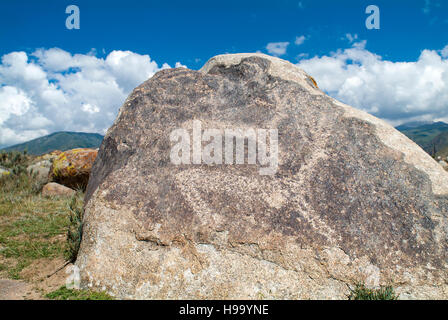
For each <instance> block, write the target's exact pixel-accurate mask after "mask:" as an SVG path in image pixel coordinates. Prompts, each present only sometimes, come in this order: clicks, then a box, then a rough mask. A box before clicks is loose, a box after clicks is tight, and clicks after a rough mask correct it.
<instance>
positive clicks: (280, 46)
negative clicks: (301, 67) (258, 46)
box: [266, 42, 289, 56]
mask: <svg viewBox="0 0 448 320" xmlns="http://www.w3.org/2000/svg"><path fill="white" fill-rule="evenodd" d="M288 45H289V42H270V43H268V45H267V46H266V50H267V51H268V53H269V54H272V55H274V56H281V55H284V54H285V53H286V49H287V48H288Z"/></svg>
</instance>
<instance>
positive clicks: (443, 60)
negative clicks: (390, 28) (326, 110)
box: [298, 41, 448, 124]
mask: <svg viewBox="0 0 448 320" xmlns="http://www.w3.org/2000/svg"><path fill="white" fill-rule="evenodd" d="M365 45H366V42H365V41H362V42H358V43H355V44H354V45H353V46H352V47H351V48H348V49H345V50H338V51H337V52H335V53H332V54H330V55H327V56H322V57H317V56H316V57H313V58H311V59H304V60H301V61H300V62H299V63H298V66H300V67H301V68H303V69H304V70H305V71H307V72H308V73H309V74H310V75H312V76H313V77H314V78H315V79H316V80H317V83H318V85H319V87H320V88H321V89H323V90H324V91H326V92H327V93H328V94H329V95H331V96H333V97H335V98H336V99H338V100H341V101H343V102H345V103H347V104H350V105H352V106H354V107H357V108H359V109H363V110H365V111H367V112H369V113H372V114H373V115H375V116H377V117H380V118H383V119H385V120H387V121H389V122H390V123H391V124H399V123H402V122H406V121H414V120H441V121H447V122H448V60H447V56H446V51H444V50H445V49H446V47H445V49H443V50H441V51H435V50H423V51H422V52H421V55H420V57H419V58H418V60H417V61H412V62H392V61H388V60H384V59H383V58H382V57H380V56H379V55H376V54H374V53H372V52H370V51H368V50H367V49H366V48H365Z"/></svg>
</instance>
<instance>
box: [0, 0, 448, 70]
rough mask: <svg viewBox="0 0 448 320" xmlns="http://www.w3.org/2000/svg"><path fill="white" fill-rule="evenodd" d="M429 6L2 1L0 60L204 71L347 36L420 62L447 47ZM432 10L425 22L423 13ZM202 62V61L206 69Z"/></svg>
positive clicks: (439, 8) (320, 47)
mask: <svg viewBox="0 0 448 320" xmlns="http://www.w3.org/2000/svg"><path fill="white" fill-rule="evenodd" d="M429 3H430V4H429V6H428V5H426V2H425V0H387V1H379V0H374V1H372V0H369V1H363V0H354V1H353V0H352V1H350V0H339V1H333V0H331V1H330V0H323V1H322V0H320V1H319V0H314V1H310V0H308V1H307V0H301V1H285V0H283V1H282V0H278V1H241V0H240V1H225V3H221V2H213V1H141V0H127V1H111V0H108V1H103V0H88V1H85V0H70V1H62V0H40V1H35V0H27V1H23V0H2V1H1V4H0V8H1V10H0V27H1V28H0V30H2V31H0V32H1V33H0V35H1V36H0V38H1V39H2V42H1V43H2V45H1V49H0V50H1V52H0V53H1V54H4V53H8V52H11V51H16V50H24V51H32V50H35V49H36V48H40V47H44V48H52V47H58V48H61V49H64V50H67V51H69V52H77V53H87V52H88V51H89V50H90V49H91V48H96V49H97V50H98V51H99V52H100V53H101V50H102V49H105V51H106V52H110V51H111V50H116V49H121V50H131V51H133V52H138V53H140V54H149V55H150V56H151V57H152V58H153V59H155V60H156V61H157V60H163V61H166V62H168V63H174V62H176V61H179V60H182V62H183V63H185V64H188V66H189V67H191V68H199V67H200V66H201V65H202V63H203V62H204V61H206V60H207V59H208V58H210V57H211V56H214V55H216V54H220V53H224V52H230V53H233V52H255V51H257V50H260V51H264V50H265V46H266V43H268V42H283V41H290V42H291V41H294V39H295V37H296V36H297V35H299V34H300V35H308V36H309V41H307V42H306V43H304V45H303V46H302V47H300V48H292V49H291V50H289V51H288V54H287V55H286V56H284V57H283V58H286V59H288V60H291V61H295V58H296V55H298V54H299V53H308V54H309V55H322V54H326V53H329V52H330V51H333V50H336V49H338V48H341V47H346V46H347V41H346V40H345V39H341V37H343V35H345V34H347V33H350V34H358V37H359V38H360V39H365V40H367V41H368V48H369V50H370V51H372V52H375V53H377V54H379V55H381V56H383V57H387V58H388V59H390V60H392V61H408V60H415V59H417V58H418V56H419V55H420V52H421V50H422V49H423V48H425V49H440V48H443V47H444V46H445V45H446V42H447V38H448V37H447V34H448V33H447V30H448V2H447V1H434V0H432V1H430V2H429ZM70 4H76V5H78V6H79V8H80V11H81V29H80V30H67V29H66V28H65V19H66V17H67V15H66V14H65V8H66V7H67V6H68V5H70ZM369 4H375V5H377V6H378V7H379V8H380V14H381V29H380V30H367V28H366V27H365V19H366V17H367V16H368V15H367V14H365V12H364V11H365V8H366V7H367V5H369ZM426 7H428V10H429V12H428V13H427V14H426V13H425V12H424V9H425V8H426ZM197 59H201V61H200V62H196V61H198V60H197Z"/></svg>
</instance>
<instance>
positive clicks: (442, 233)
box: [76, 54, 448, 299]
mask: <svg viewBox="0 0 448 320" xmlns="http://www.w3.org/2000/svg"><path fill="white" fill-rule="evenodd" d="M193 120H200V121H201V122H202V128H203V129H206V128H217V129H220V130H223V129H226V128H268V129H269V128H274V129H278V142H279V144H278V148H279V151H278V159H279V164H278V170H277V172H276V174H275V175H260V174H259V170H258V169H259V167H260V165H259V164H257V165H253V164H252V165H251V164H245V165H206V164H202V165H194V164H191V165H186V164H181V165H178V166H177V165H174V164H172V163H171V162H170V150H171V147H172V146H173V143H172V142H171V141H170V133H171V132H172V131H173V130H175V129H177V128H185V129H188V130H189V132H191V128H192V122H193ZM447 214H448V173H447V172H445V171H444V170H443V168H442V167H441V166H440V165H439V164H438V163H437V162H436V161H434V160H433V159H432V158H431V157H430V156H429V155H427V154H426V153H425V152H424V151H423V150H422V149H420V148H419V147H418V146H417V145H416V144H414V143H413V142H412V141H410V140H409V139H408V138H406V137H405V136H404V135H402V134H401V133H399V132H398V131H396V130H395V129H394V128H392V127H391V126H389V125H388V124H386V123H385V122H383V121H381V120H379V119H377V118H375V117H373V116H370V115H368V114H366V113H364V112H361V111H359V110H356V109H354V108H352V107H349V106H347V105H344V104H342V103H340V102H338V101H336V100H334V99H332V98H330V97H328V96H326V95H325V94H324V93H323V92H322V91H320V90H319V89H318V87H317V85H316V83H315V81H314V80H313V79H312V78H311V77H310V76H308V75H307V74H306V73H304V72H303V71H302V70H301V69H299V68H298V67H296V66H295V65H292V64H291V63H289V62H286V61H283V60H280V59H278V58H273V57H270V56H266V55H262V54H236V55H222V56H217V57H214V58H212V59H211V60H209V61H208V62H207V64H206V65H205V66H204V67H203V68H202V69H201V70H200V71H193V70H188V69H185V68H178V69H170V70H163V71H160V72H158V73H157V74H156V75H154V76H153V77H152V78H151V79H149V80H148V81H146V82H145V83H143V84H142V85H140V86H139V87H137V88H136V89H135V90H134V92H133V93H132V94H131V95H130V96H129V98H128V99H127V100H126V102H125V103H124V105H123V106H122V108H121V110H120V113H119V115H118V117H117V119H116V121H115V123H114V124H113V126H112V127H111V128H110V129H109V131H108V133H107V135H106V137H105V138H104V141H103V144H102V146H101V148H100V150H99V153H98V157H97V159H96V161H95V164H94V166H93V169H92V175H91V177H90V180H89V184H88V188H87V193H86V206H85V216H84V233H83V239H82V244H81V249H80V253H79V255H78V259H77V262H76V264H77V265H78V266H79V267H80V271H81V278H82V285H83V286H90V287H94V288H97V289H100V290H107V291H108V292H109V293H111V294H113V295H115V296H117V297H120V298H136V299H145V298H148V299H240V298H242V299H246V298H248V299H257V298H265V299H346V297H347V295H348V294H349V286H351V285H352V284H354V283H356V282H358V281H364V282H365V283H366V284H367V285H369V286H371V287H376V286H379V285H386V284H391V285H393V286H394V287H395V289H396V292H397V293H398V294H400V298H401V299H426V298H436V299H439V298H440V299H447V298H448V285H447V280H448V277H447V268H448V262H447V258H448V251H447V245H448V242H447V240H448V238H447V237H448V233H447V232H448V224H447Z"/></svg>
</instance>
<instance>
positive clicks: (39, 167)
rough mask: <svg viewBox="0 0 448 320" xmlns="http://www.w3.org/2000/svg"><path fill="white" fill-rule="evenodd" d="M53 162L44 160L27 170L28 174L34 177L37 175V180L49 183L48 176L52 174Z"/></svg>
mask: <svg viewBox="0 0 448 320" xmlns="http://www.w3.org/2000/svg"><path fill="white" fill-rule="evenodd" d="M50 168H51V161H50V160H42V161H39V162H36V163H34V164H32V165H30V166H28V167H27V168H26V170H27V172H28V174H30V175H34V174H36V179H37V180H38V181H41V182H43V183H46V182H48V174H49V173H50Z"/></svg>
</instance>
